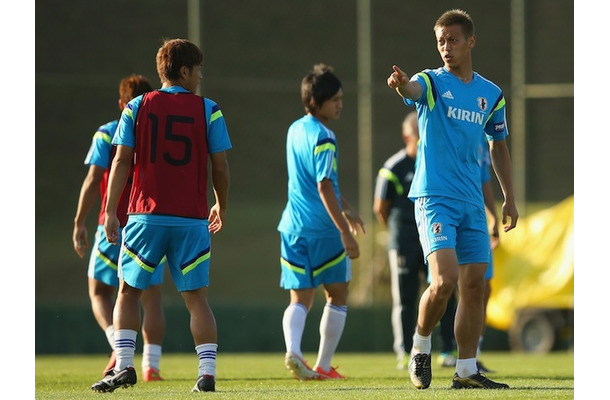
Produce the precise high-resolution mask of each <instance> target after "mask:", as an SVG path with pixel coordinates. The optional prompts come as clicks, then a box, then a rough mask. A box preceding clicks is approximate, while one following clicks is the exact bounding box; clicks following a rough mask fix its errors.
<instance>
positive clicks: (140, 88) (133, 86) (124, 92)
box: [119, 74, 153, 104]
mask: <svg viewBox="0 0 610 400" xmlns="http://www.w3.org/2000/svg"><path fill="white" fill-rule="evenodd" d="M152 90H153V88H152V86H151V85H150V83H149V82H148V79H146V78H145V77H143V76H142V75H136V74H131V75H130V76H128V77H126V78H123V79H122V80H121V83H119V99H121V100H122V101H123V102H124V103H125V104H127V103H129V100H131V99H133V98H134V97H138V96H139V95H141V94H144V93H146V92H150V91H152Z"/></svg>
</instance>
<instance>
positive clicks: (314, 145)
mask: <svg viewBox="0 0 610 400" xmlns="http://www.w3.org/2000/svg"><path fill="white" fill-rule="evenodd" d="M286 161H287V167H288V203H287V204H286V208H285V209H284V212H283V213H282V218H281V220H280V223H279V225H278V231H280V232H283V233H288V234H291V235H296V236H302V237H312V238H313V237H318V238H319V237H329V236H336V235H338V233H339V231H338V230H337V228H336V226H335V224H334V223H333V221H332V219H331V218H330V216H329V215H328V212H327V211H326V208H325V207H324V204H323V203H322V199H321V198H320V194H319V193H318V182H321V181H322V180H323V179H330V180H331V181H332V183H333V188H334V190H335V195H336V196H337V199H339V200H340V199H341V194H340V192H339V180H338V172H337V140H336V137H335V133H334V132H333V131H331V130H330V129H328V128H327V127H326V126H324V124H322V122H320V120H318V119H317V118H315V117H314V116H312V115H305V116H304V117H302V118H300V119H298V120H297V121H295V122H294V123H293V124H292V125H291V126H290V128H288V134H287V138H286Z"/></svg>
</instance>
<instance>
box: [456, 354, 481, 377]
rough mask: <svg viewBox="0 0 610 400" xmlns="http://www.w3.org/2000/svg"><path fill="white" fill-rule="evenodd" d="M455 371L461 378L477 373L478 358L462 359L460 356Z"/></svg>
mask: <svg viewBox="0 0 610 400" xmlns="http://www.w3.org/2000/svg"><path fill="white" fill-rule="evenodd" d="M455 372H457V374H458V375H459V376H460V378H467V377H469V376H470V375H474V374H476V373H477V359H476V358H464V359H462V360H460V359H459V358H458V360H457V364H456V366H455Z"/></svg>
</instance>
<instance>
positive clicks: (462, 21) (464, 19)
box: [434, 8, 474, 38]
mask: <svg viewBox="0 0 610 400" xmlns="http://www.w3.org/2000/svg"><path fill="white" fill-rule="evenodd" d="M449 25H460V26H461V27H462V32H464V36H466V37H467V38H468V37H470V36H472V35H474V22H473V21H472V18H470V15H468V13H467V12H466V11H464V10H460V9H458V8H456V9H453V10H449V11H445V12H444V13H443V15H441V16H440V17H439V18H438V19H437V20H436V23H435V24H434V30H435V31H436V28H440V27H444V26H449Z"/></svg>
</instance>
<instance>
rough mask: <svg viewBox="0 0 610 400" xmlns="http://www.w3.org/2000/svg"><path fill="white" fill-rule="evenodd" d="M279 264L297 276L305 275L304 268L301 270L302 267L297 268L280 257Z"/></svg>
mask: <svg viewBox="0 0 610 400" xmlns="http://www.w3.org/2000/svg"><path fill="white" fill-rule="evenodd" d="M280 263H281V264H282V265H283V266H284V267H286V268H288V269H289V270H291V271H293V272H296V273H297V274H301V275H305V268H303V267H297V266H296V265H292V264H290V263H289V262H288V261H286V260H285V259H283V258H282V257H280Z"/></svg>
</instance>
